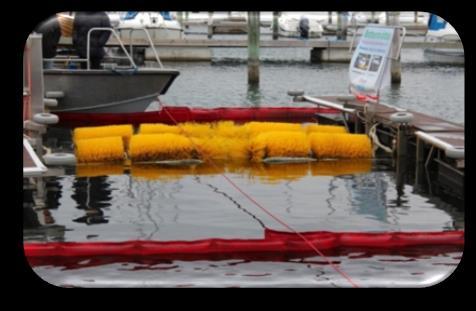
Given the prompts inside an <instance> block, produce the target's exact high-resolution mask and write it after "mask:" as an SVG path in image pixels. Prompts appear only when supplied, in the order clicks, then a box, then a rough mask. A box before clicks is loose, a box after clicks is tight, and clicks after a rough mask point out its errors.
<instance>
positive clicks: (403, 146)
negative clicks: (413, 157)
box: [390, 112, 413, 158]
mask: <svg viewBox="0 0 476 311" xmlns="http://www.w3.org/2000/svg"><path fill="white" fill-rule="evenodd" d="M390 120H391V121H392V122H393V123H396V124H397V130H398V132H397V158H404V157H407V156H408V135H409V131H410V125H409V124H410V122H411V121H412V120H413V114H412V113H410V112H396V113H394V114H392V115H391V116H390Z"/></svg>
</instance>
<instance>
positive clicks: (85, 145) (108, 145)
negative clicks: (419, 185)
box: [76, 136, 125, 163]
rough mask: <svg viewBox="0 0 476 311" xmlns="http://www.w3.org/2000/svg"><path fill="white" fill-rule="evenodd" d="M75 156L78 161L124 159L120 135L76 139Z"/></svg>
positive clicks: (90, 161)
mask: <svg viewBox="0 0 476 311" xmlns="http://www.w3.org/2000/svg"><path fill="white" fill-rule="evenodd" d="M76 157H77V159H78V162H80V163H92V162H114V161H123V160H124V159H125V153H124V142H123V140H122V137H120V136H116V137H101V138H90V139H80V140H78V141H76Z"/></svg>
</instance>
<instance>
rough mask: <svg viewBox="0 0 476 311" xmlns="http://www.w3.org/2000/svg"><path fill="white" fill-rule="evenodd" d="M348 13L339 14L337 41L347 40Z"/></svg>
mask: <svg viewBox="0 0 476 311" xmlns="http://www.w3.org/2000/svg"><path fill="white" fill-rule="evenodd" d="M347 14H348V13H347V12H337V40H347Z"/></svg>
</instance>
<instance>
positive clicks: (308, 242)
mask: <svg viewBox="0 0 476 311" xmlns="http://www.w3.org/2000/svg"><path fill="white" fill-rule="evenodd" d="M159 104H160V106H161V108H162V109H163V110H164V111H165V112H166V113H167V115H168V116H169V117H170V119H171V120H172V121H173V123H175V125H177V126H178V127H179V129H180V131H182V132H183V133H184V135H185V136H187V135H186V132H185V131H184V130H183V129H182V128H181V126H180V125H179V123H178V122H177V121H176V120H175V119H174V117H173V116H172V115H171V114H170V113H169V112H168V111H167V108H166V107H165V106H163V105H162V102H160V100H159ZM187 138H188V139H189V140H190V141H191V142H192V145H194V148H195V149H197V148H196V147H197V146H196V145H195V143H194V142H193V140H192V139H191V138H190V137H188V136H187ZM208 160H209V161H208V162H210V164H212V166H214V167H215V168H218V166H217V165H216V164H215V163H214V162H213V160H212V159H208ZM220 175H221V176H222V177H223V178H225V180H226V181H228V183H230V185H232V186H233V187H234V188H235V189H236V190H238V192H240V193H241V194H242V195H244V196H245V197H246V198H247V199H248V200H249V201H250V202H251V203H253V204H254V205H256V206H257V207H258V208H259V209H261V210H262V211H264V212H265V213H266V214H268V215H269V216H270V217H271V218H273V219H274V220H276V221H277V222H278V223H280V224H281V225H282V226H284V227H285V228H286V229H288V230H290V231H292V232H294V233H295V234H297V235H298V236H299V237H300V238H301V239H302V240H303V241H304V242H305V243H306V244H307V245H309V247H311V249H313V250H314V251H315V252H316V253H317V254H318V255H319V256H321V257H322V258H324V259H325V260H326V261H327V262H328V263H329V265H330V266H331V267H332V268H334V270H335V271H336V272H337V273H339V274H340V275H342V276H343V277H344V278H345V279H346V280H347V281H348V282H349V283H350V284H351V285H352V286H353V287H358V286H357V284H356V283H355V282H354V281H353V280H352V279H351V278H350V276H349V275H347V274H346V273H345V272H344V271H342V270H340V269H339V267H337V266H336V265H335V264H334V263H333V262H332V261H331V260H330V259H329V258H327V257H326V256H325V255H324V254H323V253H322V252H321V251H320V250H319V249H317V247H315V246H314V245H313V244H312V243H311V242H310V241H309V240H308V239H307V238H306V237H305V236H303V235H302V234H301V233H299V232H298V231H297V230H295V229H293V228H292V227H291V226H289V225H288V224H286V223H285V222H284V221H282V220H281V219H279V218H278V217H277V216H275V215H273V214H272V213H271V212H270V211H268V210H267V209H266V208H265V207H264V206H262V205H261V204H260V203H258V202H257V201H256V200H255V199H253V198H252V197H251V196H250V195H248V194H247V193H246V192H244V191H243V190H242V189H241V188H240V187H239V186H238V185H237V184H235V183H234V182H233V181H232V180H231V179H230V178H228V176H226V175H225V174H223V173H220Z"/></svg>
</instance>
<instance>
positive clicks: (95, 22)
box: [73, 12, 111, 69]
mask: <svg viewBox="0 0 476 311" xmlns="http://www.w3.org/2000/svg"><path fill="white" fill-rule="evenodd" d="M94 27H108V28H110V27H111V21H110V20H109V17H108V16H107V14H106V13H105V12H77V13H76V14H75V16H74V24H73V46H74V48H75V49H76V51H77V53H78V54H79V56H80V57H81V58H86V57H87V40H88V39H87V38H88V32H89V30H90V29H91V28H94ZM110 35H111V33H110V32H109V31H94V32H92V33H91V37H90V47H89V49H90V50H89V58H90V63H91V68H93V69H99V68H100V64H101V61H102V59H103V57H104V54H105V51H104V46H105V45H106V42H107V41H108V40H109V36H110ZM81 66H82V68H86V66H87V65H86V64H85V63H82V64H81Z"/></svg>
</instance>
